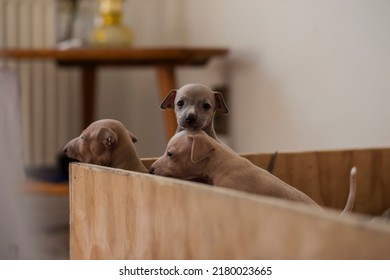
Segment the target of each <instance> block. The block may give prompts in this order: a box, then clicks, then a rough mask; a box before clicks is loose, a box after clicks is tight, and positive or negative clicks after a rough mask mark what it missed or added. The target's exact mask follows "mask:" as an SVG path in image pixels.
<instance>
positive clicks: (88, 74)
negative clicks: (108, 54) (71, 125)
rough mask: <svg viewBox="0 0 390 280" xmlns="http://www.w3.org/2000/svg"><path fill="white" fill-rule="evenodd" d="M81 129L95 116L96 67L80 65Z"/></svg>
mask: <svg viewBox="0 0 390 280" xmlns="http://www.w3.org/2000/svg"><path fill="white" fill-rule="evenodd" d="M81 83H82V84H81V94H82V110H83V111H82V125H83V127H82V129H84V128H86V127H87V126H89V125H90V124H91V123H92V122H93V121H94V116H95V89H96V67H94V66H90V65H89V66H83V67H82V81H81Z"/></svg>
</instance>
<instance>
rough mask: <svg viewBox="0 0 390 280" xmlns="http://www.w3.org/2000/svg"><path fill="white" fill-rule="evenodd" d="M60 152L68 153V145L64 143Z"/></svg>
mask: <svg viewBox="0 0 390 280" xmlns="http://www.w3.org/2000/svg"><path fill="white" fill-rule="evenodd" d="M62 152H63V153H64V155H66V156H67V155H68V145H66V146H65V147H64V149H63V150H62Z"/></svg>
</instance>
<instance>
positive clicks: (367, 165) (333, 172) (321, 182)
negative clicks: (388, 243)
mask: <svg viewBox="0 0 390 280" xmlns="http://www.w3.org/2000/svg"><path fill="white" fill-rule="evenodd" d="M243 156H244V157H246V158H248V159H249V160H250V161H252V162H253V163H254V164H256V165H258V166H260V167H262V168H266V167H267V165H268V162H269V160H270V158H271V154H247V155H243ZM353 166H356V167H357V195H356V203H355V208H354V212H358V213H365V214H372V215H379V214H381V213H382V212H383V211H385V210H386V209H388V208H390V172H389V170H390V149H389V148H377V149H353V150H352V149H351V150H336V151H314V152H294V153H279V154H278V157H277V159H276V163H275V169H274V175H275V176H277V177H279V178H280V179H282V180H283V181H285V182H287V183H288V184H290V185H292V186H294V187H295V188H297V189H299V190H301V191H303V192H304V193H306V194H307V195H308V196H310V197H311V198H312V199H313V200H314V201H316V202H317V203H318V204H320V205H322V206H325V207H331V208H337V209H342V208H344V205H345V203H346V200H347V196H348V192H349V173H350V170H351V168H352V167H353Z"/></svg>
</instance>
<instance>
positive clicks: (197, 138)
mask: <svg viewBox="0 0 390 280" xmlns="http://www.w3.org/2000/svg"><path fill="white" fill-rule="evenodd" d="M188 138H189V139H190V140H192V148H191V161H192V162H193V163H197V162H199V161H201V160H203V159H205V158H207V157H209V156H210V155H211V153H213V152H214V151H215V147H214V144H213V142H212V141H211V140H210V138H211V137H209V136H205V135H189V136H188Z"/></svg>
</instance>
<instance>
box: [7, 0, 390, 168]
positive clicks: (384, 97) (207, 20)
mask: <svg viewBox="0 0 390 280" xmlns="http://www.w3.org/2000/svg"><path fill="white" fill-rule="evenodd" d="M4 1H5V0H1V3H4ZM53 1H54V0H39V1H31V0H15V1H8V2H12V3H17V2H24V3H26V2H30V3H32V2H34V3H39V2H43V3H44V4H43V6H44V7H45V9H47V12H45V15H46V17H45V19H40V20H41V21H45V22H46V23H47V22H48V23H51V24H53V25H48V24H44V25H43V26H45V28H40V27H39V26H40V25H39V23H37V24H35V25H34V26H35V27H33V29H32V31H33V33H34V34H39V33H40V32H41V33H42V35H40V37H39V36H38V37H36V35H34V36H35V37H34V38H38V39H34V41H33V44H32V45H33V46H54V44H55V24H57V23H58V21H59V20H60V18H58V17H56V16H54V15H53V14H52V13H51V11H53V9H54V8H55V5H52V4H49V3H53ZM83 1H84V2H89V3H90V4H91V3H92V4H95V3H96V1H95V0H82V2H83ZM50 5H52V6H50ZM7 9H8V10H9V9H10V8H9V7H8V6H2V9H1V10H2V11H3V16H4V17H8V18H11V17H12V13H10V12H9V11H8V10H7ZM31 11H32V12H31V13H30V12H29V11H28V10H27V11H24V13H25V14H26V16H27V15H30V16H31V15H34V13H37V11H36V10H34V9H32V10H31ZM124 14H125V21H126V23H127V25H128V26H129V27H131V28H132V30H133V31H134V34H135V45H136V46H183V45H184V46H204V47H209V46H211V47H227V48H229V50H230V54H229V56H228V57H227V58H218V59H213V60H212V61H211V62H210V63H209V64H208V65H207V66H206V67H204V68H203V67H202V68H186V67H181V68H179V70H178V71H177V77H178V86H181V85H183V84H186V83H194V82H199V83H205V84H206V85H208V86H210V87H215V86H221V85H223V86H227V87H228V89H229V95H230V99H229V102H228V106H229V108H230V115H229V117H228V121H229V128H230V129H229V134H228V135H227V136H226V137H224V139H226V141H227V142H228V143H229V144H230V145H231V146H232V147H233V148H234V149H236V150H237V151H238V152H266V151H274V150H283V151H288V150H313V149H337V148H345V147H374V146H387V145H388V144H389V142H390V129H389V128H388V124H387V120H388V119H390V110H388V104H390V79H389V77H390V54H389V49H390V32H389V26H390V2H389V1H388V0H376V1H366V0H341V1H340V0H338V1H336V0H330V1H321V0H297V1H282V0H277V1H275V0H274V1H271V0H257V1H255V0H242V1H232V0H212V1H209V0H164V1H162V0H148V1H144V0H125V8H124ZM23 22H24V21H21V23H19V24H13V25H12V24H11V25H10V24H8V26H7V27H4V26H3V28H0V44H2V45H4V44H11V45H13V44H14V43H15V42H13V41H12V38H11V39H10V38H8V41H7V42H5V40H4V34H5V33H7V34H8V35H7V36H8V37H12V30H16V31H17V32H23V30H25V29H26V28H23V24H24V23H23ZM1 30H3V31H1ZM4 30H6V31H7V32H5V31H4ZM1 32H2V33H1ZM1 34H3V36H1ZM29 36H31V35H29ZM23 38H24V37H23ZM39 38H41V40H40V39H39ZM21 40H22V43H23V42H24V41H23V40H24V39H21ZM33 67H38V68H39V67H40V66H39V65H38V66H33ZM42 67H48V68H49V70H48V71H49V72H53V70H52V69H51V68H50V67H51V66H42ZM56 71H57V74H56V75H57V76H65V77H66V78H65V79H68V80H65V81H64V80H59V81H58V82H57V85H56V86H53V88H56V89H57V91H56V92H57V93H56V94H57V95H58V97H57V99H58V100H60V102H61V105H60V106H59V107H58V110H57V117H58V118H59V120H60V121H59V125H57V124H56V123H47V120H43V118H44V117H42V116H40V117H36V120H35V123H34V127H33V128H31V127H30V128H25V130H28V129H30V130H33V131H34V133H35V134H37V133H47V135H49V136H48V137H50V135H54V134H55V135H56V138H55V141H51V142H50V143H51V144H50V145H49V147H50V149H51V150H50V151H49V152H47V153H46V154H48V155H49V157H46V159H42V160H41V161H42V162H47V163H50V162H52V160H51V159H52V158H54V155H55V153H56V152H58V151H60V150H61V148H62V146H63V144H64V143H65V142H66V141H67V140H69V139H70V138H73V137H75V136H76V135H77V134H79V132H80V131H81V127H79V118H80V117H79V113H78V110H79V107H78V104H79V101H78V96H79V94H78V87H77V82H78V73H77V71H75V70H73V72H72V71H71V70H66V69H57V70H56ZM98 81H99V85H98V108H97V118H116V119H119V120H121V121H122V122H124V123H125V125H126V126H127V127H128V128H129V129H130V130H131V131H132V132H133V133H134V134H135V135H137V137H138V138H139V143H137V148H138V150H139V153H140V155H141V156H143V157H149V156H159V155H160V154H161V153H162V152H163V150H164V148H165V145H166V141H167V139H166V137H165V134H164V127H163V125H164V124H163V121H162V119H161V111H160V109H159V104H160V99H159V97H158V92H157V81H156V73H155V71H154V69H152V68H147V67H145V68H131V69H127V70H123V69H120V70H119V69H114V68H112V69H103V70H100V72H99V78H98ZM37 87H38V89H39V85H38V86H37ZM49 88H50V86H49ZM47 96H52V95H50V94H47ZM67 96H68V97H67ZM30 99H31V100H30V101H31V102H30V103H31V104H34V100H35V98H32V97H30ZM35 102H36V101H35ZM30 103H29V101H28V102H26V103H25V105H24V107H27V106H28V107H29V108H30V107H31V106H33V107H35V108H37V107H38V108H41V107H39V106H42V105H41V104H40V103H37V102H36V103H35V105H27V104H30ZM47 107H48V108H46V109H47V110H52V109H50V107H49V106H47ZM24 111H25V110H24ZM52 113H54V114H55V112H52ZM29 114H31V113H29ZM25 115H26V114H25ZM28 117H30V115H26V116H25V117H24V119H27V118H28ZM140 120H142V121H140ZM42 122H46V124H45V125H42ZM56 127H57V128H56ZM58 127H60V130H58ZM47 128H50V129H49V130H47ZM56 129H57V130H56ZM30 134H31V133H30ZM35 134H34V135H35ZM34 137H35V136H34ZM26 139H27V138H26ZM27 141H29V140H28V139H27V140H25V142H27ZM36 141H38V140H36ZM38 142H39V141H38ZM26 145H27V143H26ZM35 145H36V146H34V147H33V150H34V151H37V149H38V150H39V149H44V148H42V147H40V145H42V144H39V143H38V144H35ZM46 147H47V146H45V148H46ZM31 156H33V155H30V157H31ZM47 158H48V159H47Z"/></svg>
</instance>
